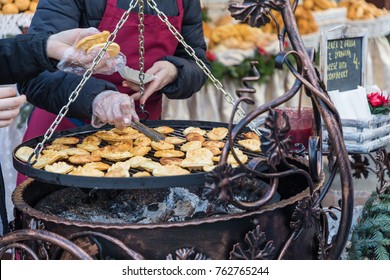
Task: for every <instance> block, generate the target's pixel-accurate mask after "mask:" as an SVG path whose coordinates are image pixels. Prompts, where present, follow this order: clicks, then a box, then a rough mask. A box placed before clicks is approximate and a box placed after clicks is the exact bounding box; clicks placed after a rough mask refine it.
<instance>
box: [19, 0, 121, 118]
mask: <svg viewBox="0 0 390 280" xmlns="http://www.w3.org/2000/svg"><path fill="white" fill-rule="evenodd" d="M82 2H84V1H77V0H62V1H50V0H40V1H39V4H38V9H37V11H36V13H35V15H34V17H33V20H32V22H31V26H30V28H29V33H31V34H34V33H51V34H53V33H57V32H60V31H63V30H68V29H72V28H77V27H89V26H80V22H81V21H82V20H81V15H82V10H83V7H84V5H82V4H81V3H82ZM95 6H96V5H95ZM103 8H104V6H103ZM103 11H104V9H103ZM81 79H82V77H80V76H77V75H74V74H70V73H65V72H61V71H55V72H48V71H46V72H43V73H41V74H40V75H39V76H37V77H36V78H34V79H31V80H29V81H24V82H23V83H20V84H18V89H19V92H21V93H23V94H26V96H27V100H28V101H29V102H31V103H32V104H33V105H35V106H37V107H40V108H44V109H45V110H47V111H49V112H51V113H58V112H59V111H60V109H61V108H62V106H63V105H65V104H66V103H67V102H68V99H69V96H70V94H71V93H72V92H73V90H74V89H75V88H76V86H77V85H78V84H79V82H80V81H81ZM107 89H112V90H116V87H115V86H114V85H113V84H112V83H110V82H107V81H104V80H99V79H96V78H93V77H91V78H90V79H89V80H88V82H87V83H86V84H85V85H84V87H83V89H82V90H81V92H80V95H79V97H78V98H77V99H76V101H75V102H73V103H72V104H71V106H70V108H69V112H68V116H69V117H76V118H90V117H91V115H92V101H93V99H94V98H95V97H96V95H98V94H99V93H101V92H102V91H104V90H107ZM53 93H54V94H53Z"/></svg>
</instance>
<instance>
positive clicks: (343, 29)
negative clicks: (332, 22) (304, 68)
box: [320, 25, 367, 91]
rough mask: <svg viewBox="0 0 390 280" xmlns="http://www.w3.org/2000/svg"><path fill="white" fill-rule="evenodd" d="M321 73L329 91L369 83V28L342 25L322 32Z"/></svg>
mask: <svg viewBox="0 0 390 280" xmlns="http://www.w3.org/2000/svg"><path fill="white" fill-rule="evenodd" d="M321 36H322V37H321V45H320V50H321V53H320V56H321V59H320V60H321V74H322V76H323V80H324V82H325V85H326V87H327V90H328V91H331V90H339V91H347V90H352V89H356V88H357V86H364V85H365V76H364V74H365V58H366V51H365V50H366V46H367V37H366V36H365V30H361V29H356V28H352V27H348V26H345V25H343V26H340V27H337V28H335V29H331V30H329V31H326V32H325V33H323V34H322V35H321Z"/></svg>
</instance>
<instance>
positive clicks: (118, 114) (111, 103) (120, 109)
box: [91, 90, 139, 129]
mask: <svg viewBox="0 0 390 280" xmlns="http://www.w3.org/2000/svg"><path fill="white" fill-rule="evenodd" d="M131 120H136V121H139V117H138V115H137V113H136V112H135V105H134V100H133V98H131V97H130V96H128V95H127V94H124V93H120V92H117V91H112V90H107V91H103V92H102V93H100V94H99V95H98V96H96V97H95V99H94V100H93V102H92V122H91V124H92V126H93V127H96V128H99V127H102V126H103V125H105V124H107V123H108V124H111V125H115V127H117V128H119V129H122V128H124V127H126V126H128V125H129V124H130V123H131Z"/></svg>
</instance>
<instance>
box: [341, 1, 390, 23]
mask: <svg viewBox="0 0 390 280" xmlns="http://www.w3.org/2000/svg"><path fill="white" fill-rule="evenodd" d="M339 7H346V8H347V18H348V19H350V20H361V19H375V18H378V17H381V16H385V15H387V14H388V11H387V10H386V8H383V9H379V8H378V7H376V6H375V5H374V4H372V3H367V2H366V1H364V0H343V1H341V2H340V3H339Z"/></svg>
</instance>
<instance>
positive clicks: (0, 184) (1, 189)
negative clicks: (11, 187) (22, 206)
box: [0, 164, 8, 234]
mask: <svg viewBox="0 0 390 280" xmlns="http://www.w3.org/2000/svg"><path fill="white" fill-rule="evenodd" d="M0 214H1V222H2V225H3V232H2V233H0V234H6V233H7V232H8V217H7V208H6V206H5V184H4V178H3V171H2V170H1V164H0Z"/></svg>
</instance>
